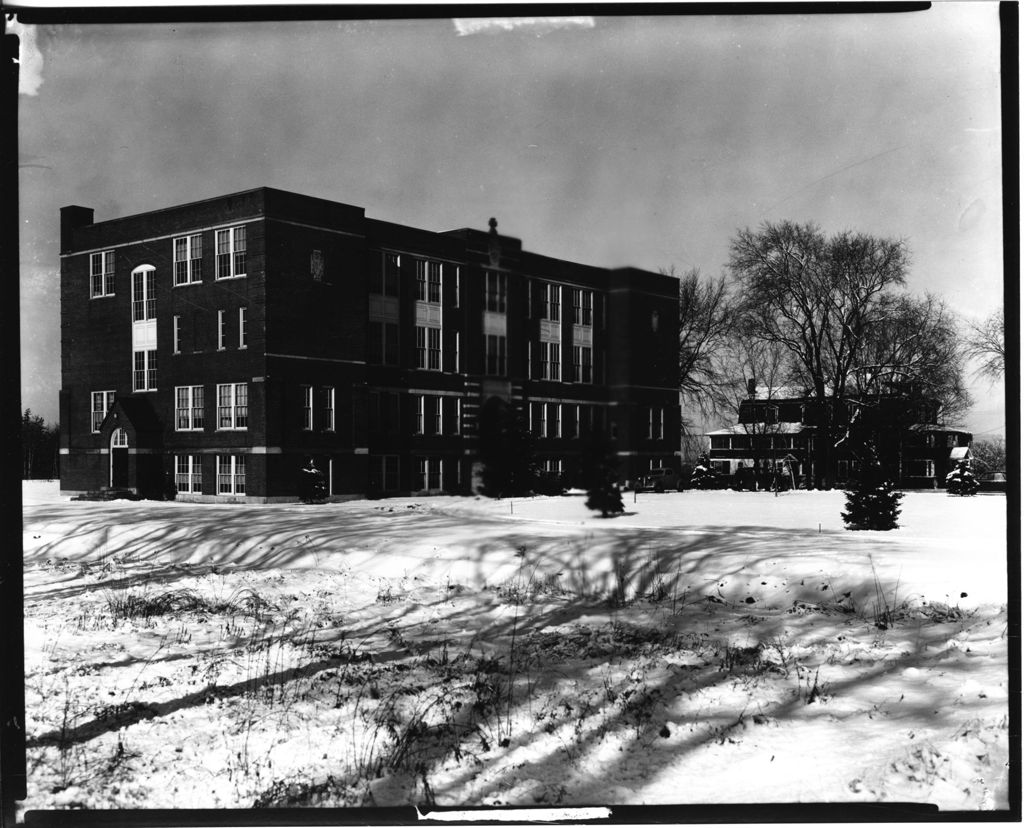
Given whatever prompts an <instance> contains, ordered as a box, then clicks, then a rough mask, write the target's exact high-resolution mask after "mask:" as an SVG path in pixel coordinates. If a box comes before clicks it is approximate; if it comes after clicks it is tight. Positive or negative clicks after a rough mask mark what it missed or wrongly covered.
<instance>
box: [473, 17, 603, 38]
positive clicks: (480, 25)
mask: <svg viewBox="0 0 1024 828" xmlns="http://www.w3.org/2000/svg"><path fill="white" fill-rule="evenodd" d="M593 28H594V18H593V17H480V18H477V17H461V18H456V19H455V31H456V33H457V34H459V35H473V34H500V33H502V32H511V31H532V32H534V33H535V34H538V35H542V34H547V33H548V32H552V31H555V30H556V29H593Z"/></svg>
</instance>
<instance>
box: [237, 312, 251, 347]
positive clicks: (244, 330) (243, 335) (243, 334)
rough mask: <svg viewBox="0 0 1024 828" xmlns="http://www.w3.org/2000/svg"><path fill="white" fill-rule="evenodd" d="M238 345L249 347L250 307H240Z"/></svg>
mask: <svg viewBox="0 0 1024 828" xmlns="http://www.w3.org/2000/svg"><path fill="white" fill-rule="evenodd" d="M238 347H239V348H248V347H249V309H248V308H245V307H242V308H239V309H238Z"/></svg>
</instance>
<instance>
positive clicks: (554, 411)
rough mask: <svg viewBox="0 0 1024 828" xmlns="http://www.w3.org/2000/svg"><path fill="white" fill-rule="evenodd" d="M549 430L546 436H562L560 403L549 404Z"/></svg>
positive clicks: (547, 429)
mask: <svg viewBox="0 0 1024 828" xmlns="http://www.w3.org/2000/svg"><path fill="white" fill-rule="evenodd" d="M547 408H548V413H547V428H546V436H548V437H561V436H562V406H561V405H560V404H559V403H548V405H547Z"/></svg>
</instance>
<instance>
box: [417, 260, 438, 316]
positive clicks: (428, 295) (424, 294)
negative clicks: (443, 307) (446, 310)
mask: <svg viewBox="0 0 1024 828" xmlns="http://www.w3.org/2000/svg"><path fill="white" fill-rule="evenodd" d="M416 299H417V300H418V301H420V302H429V303H430V304H432V305H439V304H441V263H440V262H431V261H428V260H426V259H417V260H416Z"/></svg>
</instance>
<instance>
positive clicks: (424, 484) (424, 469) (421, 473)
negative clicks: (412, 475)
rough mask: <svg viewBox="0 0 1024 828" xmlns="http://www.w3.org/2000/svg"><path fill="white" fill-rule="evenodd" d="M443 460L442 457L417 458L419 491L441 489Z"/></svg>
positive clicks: (416, 485) (416, 487) (417, 487)
mask: <svg viewBox="0 0 1024 828" xmlns="http://www.w3.org/2000/svg"><path fill="white" fill-rule="evenodd" d="M442 465H443V464H442V461H441V458H440V457H417V458H416V484H415V486H414V487H413V488H414V489H416V490H418V491H422V490H431V489H434V490H436V489H440V488H441V470H442Z"/></svg>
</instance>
